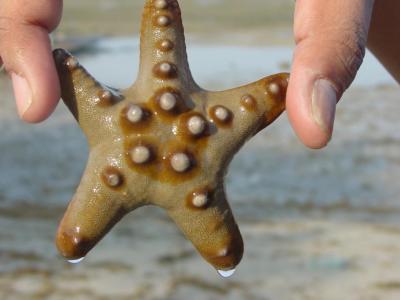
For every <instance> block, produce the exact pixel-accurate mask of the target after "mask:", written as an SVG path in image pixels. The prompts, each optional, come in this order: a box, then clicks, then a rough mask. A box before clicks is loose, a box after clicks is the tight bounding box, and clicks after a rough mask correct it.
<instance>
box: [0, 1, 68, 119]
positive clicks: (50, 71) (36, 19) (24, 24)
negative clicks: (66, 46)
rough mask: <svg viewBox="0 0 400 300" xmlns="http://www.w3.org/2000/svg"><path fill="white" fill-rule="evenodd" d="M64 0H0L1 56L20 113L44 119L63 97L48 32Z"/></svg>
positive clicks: (59, 14)
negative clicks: (8, 74) (61, 96)
mask: <svg viewBox="0 0 400 300" xmlns="http://www.w3.org/2000/svg"><path fill="white" fill-rule="evenodd" d="M61 9H62V1H61V0H35V1H7V0H0V57H1V60H2V61H3V63H4V66H5V68H6V70H7V72H8V73H10V75H11V79H12V82H13V88H14V95H15V100H16V103H17V108H18V112H19V114H20V116H21V117H22V118H23V119H24V120H25V121H28V122H38V121H42V120H43V119H45V118H46V117H47V116H48V115H49V114H50V113H51V112H52V111H53V109H54V108H55V106H56V104H57V102H58V100H59V98H60V88H59V82H58V76H57V72H56V69H55V65H54V61H53V56H52V52H51V46H50V40H49V36H48V34H49V32H50V31H51V30H53V29H54V28H55V27H56V26H57V25H58V22H59V20H60V16H61Z"/></svg>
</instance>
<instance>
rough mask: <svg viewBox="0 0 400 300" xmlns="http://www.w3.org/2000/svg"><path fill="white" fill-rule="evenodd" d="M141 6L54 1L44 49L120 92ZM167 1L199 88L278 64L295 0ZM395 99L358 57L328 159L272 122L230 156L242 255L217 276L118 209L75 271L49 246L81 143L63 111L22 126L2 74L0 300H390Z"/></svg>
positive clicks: (174, 233) (173, 235) (166, 233)
mask: <svg viewBox="0 0 400 300" xmlns="http://www.w3.org/2000/svg"><path fill="white" fill-rule="evenodd" d="M143 2H144V1H134V0H120V1H108V0H107V1H106V0H85V1H78V0H68V1H65V11H64V17H63V20H62V24H61V26H60V27H59V29H58V30H57V31H56V32H55V33H54V35H53V38H54V43H55V46H56V47H59V46H61V47H65V48H67V49H69V50H70V51H72V52H73V53H74V54H75V55H76V56H77V57H78V59H79V60H80V62H81V63H82V64H83V65H84V66H85V67H86V68H87V69H88V70H89V71H90V72H91V73H92V74H94V75H95V76H96V77H97V78H98V79H100V80H101V81H103V82H104V83H106V84H110V85H114V86H116V87H126V86H128V85H129V84H131V83H132V82H133V81H134V79H135V77H136V72H137V65H138V55H139V53H138V36H137V35H138V32H139V24H140V14H141V11H142V6H143ZM180 2H181V6H182V10H183V18H184V24H185V28H186V35H187V43H188V54H189V59H190V63H191V65H192V72H193V75H194V77H195V79H196V80H197V81H198V83H199V84H200V85H201V86H203V87H204V88H207V89H225V88H229V87H233V86H236V85H240V84H245V83H248V82H251V81H255V80H257V79H259V78H261V77H264V76H265V75H269V74H272V73H275V72H280V71H289V70H290V64H291V56H292V51H293V41H292V29H291V26H292V14H293V5H294V1H292V0H280V1H273V0H248V1H246V3H245V4H244V2H243V1H239V0H207V1H206V0H197V1H196V0H185V1H180ZM205 61H207V63H206V64H205V63H204V62H205ZM210 66H212V67H210ZM399 96H400V89H399V87H398V86H397V85H396V84H395V82H394V81H393V80H392V79H391V78H390V77H389V76H388V75H387V74H386V72H385V71H384V70H383V68H382V67H381V66H380V65H379V64H378V63H377V62H376V60H375V59H374V58H373V57H372V56H371V55H370V54H367V57H366V60H365V64H364V65H363V67H362V69H361V70H360V73H359V75H358V77H357V79H356V81H355V84H354V85H353V86H352V88H351V89H350V90H349V91H348V92H347V93H346V94H345V96H344V99H343V101H342V103H340V106H339V109H338V116H337V125H336V131H335V135H334V138H333V140H332V142H331V144H330V146H329V147H328V149H326V150H322V151H311V150H307V149H305V148H304V147H303V146H302V145H301V144H300V143H299V142H298V140H297V139H296V137H295V136H294V134H293V132H292V130H291V128H290V127H289V124H288V120H287V117H286V115H283V116H282V117H281V118H280V119H279V120H278V121H277V122H276V123H274V124H273V125H271V126H270V127H269V128H267V129H266V130H264V131H263V132H261V133H260V134H259V135H258V136H257V137H256V138H254V139H253V140H252V141H251V142H250V143H248V144H247V145H246V146H245V147H244V148H243V149H242V151H241V152H240V153H239V154H238V155H237V156H236V158H235V160H234V161H233V163H232V165H231V168H230V171H229V175H228V178H227V191H228V195H229V197H230V202H231V206H232V208H233V210H234V213H235V215H236V218H237V221H238V223H239V226H240V228H241V231H242V234H243V237H244V241H245V254H244V257H243V260H242V263H241V264H240V265H239V267H238V269H237V271H236V273H235V275H234V276H233V277H231V278H229V279H223V278H222V277H220V276H219V275H218V274H217V273H216V271H215V270H213V269H212V268H211V267H210V266H209V265H208V264H207V263H205V262H204V261H203V260H202V259H201V257H200V256H199V255H198V254H197V253H196V252H195V251H194V249H193V247H192V245H191V244H190V243H189V242H188V241H187V240H186V239H185V238H184V237H183V236H182V235H181V233H180V232H179V231H178V230H177V228H176V227H175V225H174V224H172V223H171V221H170V220H169V219H168V218H167V217H166V215H165V214H164V212H163V211H161V210H159V209H157V208H154V207H148V208H143V209H140V210H138V211H135V212H133V213H131V214H130V215H128V216H127V217H126V218H125V219H124V220H123V221H122V222H120V223H119V224H118V225H117V226H116V227H115V228H114V229H113V230H112V231H111V232H110V233H109V234H108V235H107V237H106V238H105V239H104V240H103V241H102V242H101V243H100V244H99V245H98V246H97V247H96V248H95V249H94V250H93V251H92V252H91V253H90V254H89V255H88V257H87V258H86V259H85V260H84V261H83V262H81V263H80V264H78V265H71V264H69V263H67V262H66V261H65V260H64V259H63V258H61V257H60V256H59V255H58V254H57V251H56V248H55V246H54V244H53V239H54V235H55V231H56V228H57V225H58V222H59V220H60V218H61V217H62V214H63V212H64V210H65V208H66V205H67V203H68V201H69V200H70V198H71V196H72V195H73V193H74V190H75V188H76V186H77V185H78V183H79V180H80V176H81V173H82V171H83V169H84V167H85V163H86V158H87V145H86V141H85V138H84V136H83V134H82V133H81V131H80V129H79V128H78V126H77V124H76V123H75V121H74V120H73V118H72V116H71V115H70V113H69V112H68V111H67V110H66V108H65V107H64V105H63V104H62V103H60V105H59V107H58V108H57V110H56V112H55V113H54V114H53V115H52V117H51V118H50V119H49V120H47V121H46V122H44V123H42V124H40V125H35V126H32V125H26V124H24V123H22V122H21V121H20V120H19V119H18V117H17V113H16V109H15V106H14V103H13V96H12V92H11V84H10V82H9V80H8V78H7V77H6V75H5V74H1V75H0V101H1V109H0V151H1V155H0V299H29V300H32V299H33V300H35V299H171V300H172V299H173V300H179V299H188V298H190V299H191V300H197V299H199V300H200V299H207V300H209V299H211V300H212V299H247V300H252V299H254V300H256V299H271V300H272V299H289V300H292V299H304V300H306V299H307V300H312V299H315V300H320V299H322V300H325V299H332V300H333V299H335V300H337V299H351V300H353V299H363V300H369V299H371V300H375V299H385V300H390V299H400V258H399V253H400V201H399V199H398V198H399V195H400V185H399V184H398V178H399V175H400V153H399V146H400V133H399V132H400V131H399V128H400V119H399V114H398V112H399V103H398V102H399Z"/></svg>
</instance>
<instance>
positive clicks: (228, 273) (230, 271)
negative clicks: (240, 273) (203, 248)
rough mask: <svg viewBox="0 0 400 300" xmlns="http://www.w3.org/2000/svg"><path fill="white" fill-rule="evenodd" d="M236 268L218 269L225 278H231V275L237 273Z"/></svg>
mask: <svg viewBox="0 0 400 300" xmlns="http://www.w3.org/2000/svg"><path fill="white" fill-rule="evenodd" d="M235 271H236V269H232V270H218V274H219V275H221V276H222V277H224V278H229V277H231V276H232V275H233V274H235Z"/></svg>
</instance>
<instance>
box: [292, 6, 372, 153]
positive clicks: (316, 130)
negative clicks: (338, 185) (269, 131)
mask: <svg viewBox="0 0 400 300" xmlns="http://www.w3.org/2000/svg"><path fill="white" fill-rule="evenodd" d="M373 2H374V1H373V0H352V1H348V0H327V1H320V0H297V2H296V12H295V25H294V33H295V39H296V49H295V53H294V60H293V67H292V74H291V77H290V84H289V87H288V93H287V111H288V115H289V119H290V122H291V124H292V126H293V128H294V130H295V132H296V134H297V135H298V137H299V138H300V140H301V141H302V142H303V143H304V144H305V145H306V146H308V147H310V148H322V147H324V146H326V145H327V144H328V142H329V141H330V139H331V136H332V131H333V124H334V119H335V112H336V104H337V102H338V101H339V99H340V98H341V96H342V94H343V92H344V91H345V90H346V89H347V88H348V87H349V86H350V84H351V83H352V81H353V80H354V78H355V76H356V73H357V71H358V69H359V67H360V65H361V63H362V61H363V58H364V54H365V46H366V42H367V36H368V29H369V24H370V19H371V14H372V9H373Z"/></svg>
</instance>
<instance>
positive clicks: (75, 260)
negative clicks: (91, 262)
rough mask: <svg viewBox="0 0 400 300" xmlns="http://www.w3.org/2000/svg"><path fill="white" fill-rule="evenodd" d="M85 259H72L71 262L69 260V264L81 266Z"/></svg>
mask: <svg viewBox="0 0 400 300" xmlns="http://www.w3.org/2000/svg"><path fill="white" fill-rule="evenodd" d="M84 259H85V258H84V257H81V258H78V259H71V260H68V262H69V263H70V264H73V265H77V264H79V263H80V262H82V260H84Z"/></svg>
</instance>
